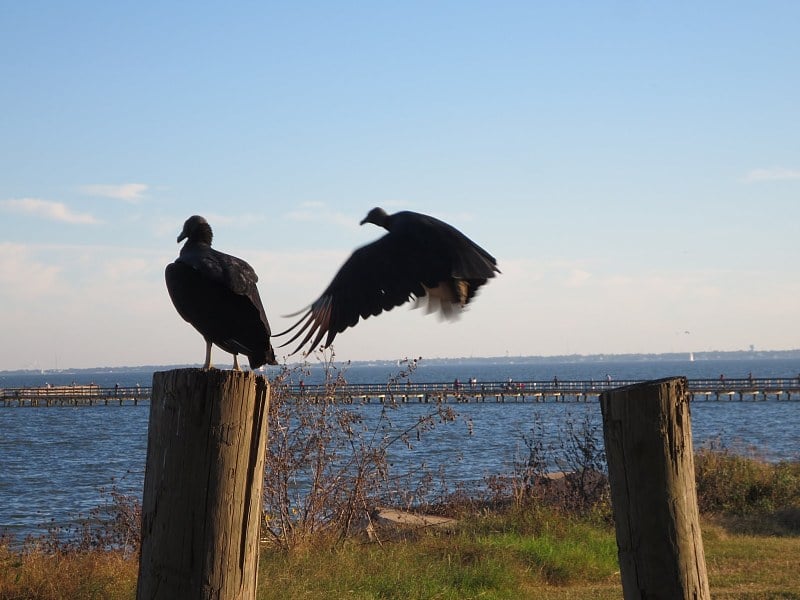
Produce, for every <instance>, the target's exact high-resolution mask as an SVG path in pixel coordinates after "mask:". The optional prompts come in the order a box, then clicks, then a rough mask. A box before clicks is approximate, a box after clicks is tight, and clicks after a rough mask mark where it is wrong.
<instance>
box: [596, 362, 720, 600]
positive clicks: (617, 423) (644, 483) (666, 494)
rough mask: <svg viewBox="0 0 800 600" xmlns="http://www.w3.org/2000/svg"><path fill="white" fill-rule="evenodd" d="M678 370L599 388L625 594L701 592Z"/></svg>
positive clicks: (697, 598) (685, 403)
mask: <svg viewBox="0 0 800 600" xmlns="http://www.w3.org/2000/svg"><path fill="white" fill-rule="evenodd" d="M686 389H687V386H686V379H685V378H683V377H679V378H672V379H662V380H658V381H650V382H644V383H639V384H634V385H630V386H626V387H621V388H617V389H614V390H610V391H607V392H603V394H602V395H601V396H600V403H601V409H602V413H603V433H604V439H605V448H606V456H607V459H608V473H609V480H610V484H611V501H612V504H613V510H614V520H615V523H616V532H617V547H618V553H619V564H620V577H621V579H622V588H623V594H624V597H625V599H626V600H630V599H634V598H637V599H638V598H686V599H689V598H691V599H693V600H706V599H708V598H710V597H711V595H710V592H709V588H708V577H707V573H706V563H705V554H704V552H703V542H702V538H701V535H700V524H699V519H700V515H699V511H698V509H697V493H696V488H695V478H694V457H693V450H692V430H691V421H690V408H689V398H688V396H687V393H686Z"/></svg>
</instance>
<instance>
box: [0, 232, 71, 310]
mask: <svg viewBox="0 0 800 600" xmlns="http://www.w3.org/2000/svg"><path fill="white" fill-rule="evenodd" d="M33 254H34V253H33V251H32V249H31V248H30V247H29V246H23V245H20V244H12V243H9V242H7V243H2V244H0V287H2V289H4V290H5V293H6V294H7V295H8V296H9V297H10V296H12V295H13V296H15V297H18V298H22V299H23V300H24V301H25V302H28V301H30V300H31V299H33V298H38V297H40V296H52V295H55V294H57V293H58V292H59V291H60V287H59V286H60V281H59V277H58V275H59V268H58V267H57V266H55V265H52V264H45V263H44V262H42V261H40V260H38V259H37V258H35V257H34V255H33Z"/></svg>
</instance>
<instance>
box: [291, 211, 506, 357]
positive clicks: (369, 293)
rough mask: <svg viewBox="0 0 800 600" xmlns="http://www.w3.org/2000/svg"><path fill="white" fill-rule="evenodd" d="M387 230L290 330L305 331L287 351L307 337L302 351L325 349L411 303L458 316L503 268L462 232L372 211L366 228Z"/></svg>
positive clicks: (408, 215)
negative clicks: (365, 323) (353, 329)
mask: <svg viewBox="0 0 800 600" xmlns="http://www.w3.org/2000/svg"><path fill="white" fill-rule="evenodd" d="M364 223H374V224H375V225H380V226H381V227H384V228H386V229H387V230H388V231H389V233H387V234H386V235H384V236H383V237H382V238H380V239H378V240H376V241H374V242H372V243H371V244H367V245H366V246H363V247H361V248H359V249H358V250H356V251H355V252H353V254H352V255H351V256H350V258H348V259H347V261H346V262H345V263H344V264H343V265H342V267H341V268H340V269H339V272H338V273H337V274H336V276H335V277H334V278H333V281H331V283H330V285H329V286H328V287H327V288H326V289H325V291H324V292H322V295H321V296H320V297H319V298H317V300H315V301H314V303H313V304H311V306H310V307H309V308H308V310H306V311H305V312H304V311H302V310H301V311H300V312H298V313H295V314H294V315H291V316H297V315H299V314H301V313H303V316H302V317H300V319H299V320H298V321H297V322H296V323H295V324H294V325H292V326H291V327H290V328H289V329H287V330H286V331H283V332H281V333H279V334H276V336H280V335H285V334H288V333H289V332H291V331H293V330H294V329H296V328H298V327H299V329H298V330H297V332H295V334H294V336H293V337H292V338H291V339H289V341H287V342H286V343H284V344H282V346H286V345H288V344H291V343H292V342H294V341H295V340H296V339H298V338H299V337H300V336H301V335H303V333H305V337H303V338H302V340H301V341H300V343H299V344H298V346H297V348H295V350H294V352H292V354H294V353H295V352H297V351H298V350H300V349H301V348H302V347H303V346H304V345H306V344H307V343H308V342H309V341H310V342H311V344H310V345H309V347H308V350H307V352H311V351H313V350H314V348H316V347H317V346H318V345H319V343H320V342H321V341H322V338H323V337H325V336H326V335H327V338H325V343H324V347H326V348H327V347H328V346H330V345H331V343H332V342H333V339H334V338H335V337H336V334H337V333H341V332H342V331H344V330H345V329H347V328H348V327H353V326H354V325H355V324H356V323H358V319H359V317H361V318H363V319H366V318H367V317H369V316H370V315H378V314H380V313H381V312H382V311H384V310H391V309H392V308H394V307H395V306H400V305H401V304H403V303H404V302H406V301H407V300H409V299H412V298H413V299H415V300H416V301H417V302H420V301H422V299H423V298H427V300H428V310H429V312H431V311H434V310H437V309H438V310H440V311H441V313H442V315H443V316H445V317H453V316H455V315H456V314H457V311H458V310H460V309H461V308H463V307H464V305H466V304H467V303H468V302H469V301H470V300H471V299H472V297H473V296H474V295H475V293H476V292H477V291H478V288H480V287H481V286H482V285H483V284H485V283H486V281H487V280H488V279H490V278H492V277H494V275H495V273H499V272H500V271H499V269H498V268H497V261H496V260H495V259H494V257H492V255H490V254H489V253H488V252H486V250H484V249H483V248H481V247H480V246H478V245H477V244H476V243H475V242H473V241H472V240H470V239H469V238H468V237H467V236H465V235H464V234H463V233H461V232H460V231H458V230H457V229H456V228H455V227H453V226H451V225H448V224H447V223H445V222H443V221H440V220H439V219H435V218H433V217H429V216H427V215H423V214H419V213H415V212H410V211H402V212H398V213H395V214H393V215H389V214H386V212H385V211H384V210H383V209H382V208H373V209H372V210H371V211H369V214H368V215H367V216H366V218H364V220H363V221H361V224H362V225H363V224H364Z"/></svg>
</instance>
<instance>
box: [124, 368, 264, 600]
mask: <svg viewBox="0 0 800 600" xmlns="http://www.w3.org/2000/svg"><path fill="white" fill-rule="evenodd" d="M269 396H270V390H269V382H268V381H267V380H266V378H264V377H262V376H258V375H256V374H254V373H252V372H241V371H220V370H210V371H202V370H200V369H178V370H173V371H165V372H158V373H155V374H154V375H153V395H152V400H151V403H150V426H149V432H148V439H147V468H146V471H145V481H144V497H143V503H142V546H141V555H140V561H139V581H138V586H137V594H136V597H137V600H160V599H164V600H167V599H169V600H181V599H190V598H191V599H208V600H210V599H212V598H213V599H214V600H234V599H235V600H246V599H247V600H250V599H253V598H255V596H256V585H257V572H258V542H259V527H260V522H261V506H262V490H263V481H264V476H263V473H264V457H265V452H266V440H267V412H268V409H269Z"/></svg>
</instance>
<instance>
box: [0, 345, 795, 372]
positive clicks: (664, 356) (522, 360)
mask: <svg viewBox="0 0 800 600" xmlns="http://www.w3.org/2000/svg"><path fill="white" fill-rule="evenodd" d="M689 355H690V353H689V352H688V351H687V352H662V353H628V354H560V355H553V356H535V355H533V356H461V357H453V358H425V357H422V363H423V364H425V365H467V364H476V363H484V364H487V363H488V364H526V363H528V364H555V363H574V364H579V363H596V362H609V363H612V362H622V361H625V362H639V361H641V362H645V361H650V362H653V361H665V362H667V361H686V360H688V359H689ZM691 355H692V359H693V360H694V361H707V360H774V359H798V360H800V349H795V350H727V351H726V350H710V351H700V352H692V353H691ZM309 362H310V363H314V362H315V361H309ZM336 362H345V363H348V364H350V365H353V366H357V365H396V364H397V363H398V360H386V359H380V360H354V361H336ZM293 364H298V363H289V366H291V365H293ZM221 366H222V365H221ZM199 367H200V365H199V364H192V365H189V364H184V365H140V366H119V367H83V368H65V369H15V370H7V371H2V370H0V375H26V374H34V373H48V374H49V373H75V374H81V373H87V374H88V373H98V372H102V373H110V372H116V371H124V372H128V373H130V372H137V371H142V372H153V371H164V370H170V369H182V368H199Z"/></svg>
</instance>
